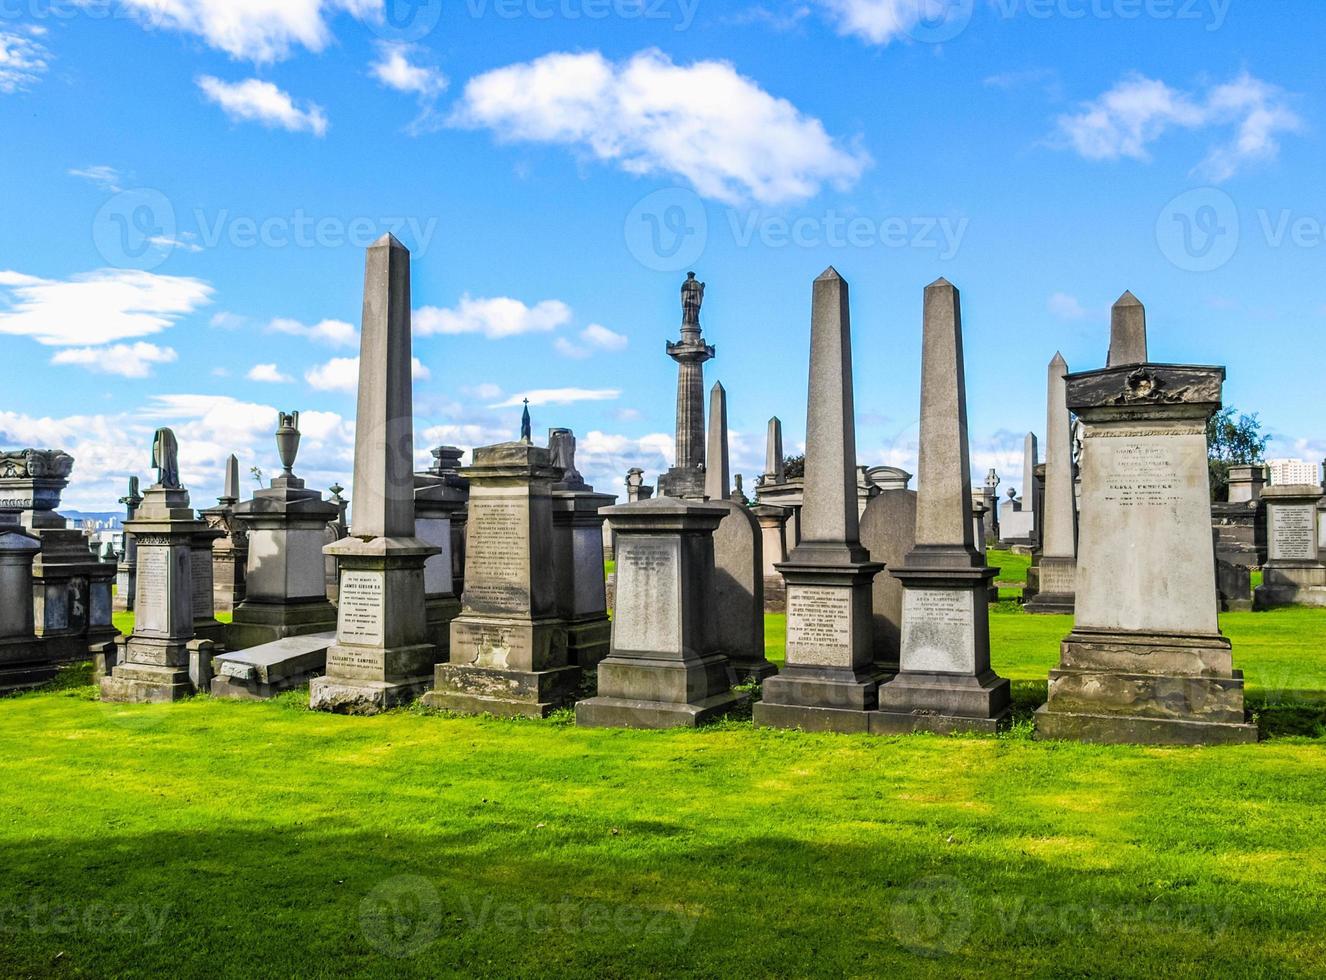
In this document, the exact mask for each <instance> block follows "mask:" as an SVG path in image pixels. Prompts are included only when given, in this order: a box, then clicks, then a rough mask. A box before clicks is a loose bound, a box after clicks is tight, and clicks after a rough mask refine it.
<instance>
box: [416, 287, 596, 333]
mask: <svg viewBox="0 0 1326 980" xmlns="http://www.w3.org/2000/svg"><path fill="white" fill-rule="evenodd" d="M570 320H571V308H570V307H569V306H567V305H566V304H565V303H563V302H561V301H560V300H555V299H546V300H543V301H542V302H541V303H537V304H535V305H534V306H527V305H526V304H524V303H522V302H521V301H520V300H518V299H511V298H510V297H509V296H496V297H492V298H488V299H475V298H472V297H471V296H469V295H468V294H466V295H464V296H462V297H461V299H460V303H459V304H457V305H456V306H455V307H454V308H451V309H443V308H441V307H437V306H425V307H423V308H421V309H418V310H415V311H414V332H415V334H416V335H418V336H421V337H428V336H431V335H433V334H446V335H456V334H481V335H482V336H484V337H487V338H488V339H489V340H500V339H502V338H504V337H519V336H521V335H522V334H527V333H546V332H549V331H552V330H556V329H557V328H558V327H560V326H562V325H564V324H566V323H569V322H570Z"/></svg>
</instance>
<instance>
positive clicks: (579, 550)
mask: <svg viewBox="0 0 1326 980" xmlns="http://www.w3.org/2000/svg"><path fill="white" fill-rule="evenodd" d="M548 451H549V452H550V453H551V455H552V465H553V467H554V468H555V469H560V470H561V471H562V477H561V479H560V480H557V481H556V482H554V483H553V485H552V490H551V500H552V526H553V578H554V580H555V582H556V584H557V615H558V618H560V619H561V620H562V621H563V622H564V623H565V624H566V655H567V661H568V662H569V663H571V664H574V665H575V666H577V667H580V668H581V670H582V672H583V676H585V677H593V676H594V670H595V668H597V667H598V665H599V661H601V660H602V659H603V658H604V657H606V656H607V655H608V650H609V648H610V646H611V642H612V623H611V622H610V621H609V620H608V597H607V582H606V579H605V577H604V554H603V525H604V523H605V521H604V517H603V513H602V511H603V510H605V509H606V508H608V507H611V506H612V505H613V504H615V503H616V502H617V498H616V497H614V496H612V495H611V494H606V493H595V492H594V488H593V487H591V486H590V485H589V484H587V483H586V482H585V479H584V477H583V476H581V475H580V471H579V470H577V469H576V437H575V433H574V432H572V431H571V430H570V429H551V430H549V432H548Z"/></svg>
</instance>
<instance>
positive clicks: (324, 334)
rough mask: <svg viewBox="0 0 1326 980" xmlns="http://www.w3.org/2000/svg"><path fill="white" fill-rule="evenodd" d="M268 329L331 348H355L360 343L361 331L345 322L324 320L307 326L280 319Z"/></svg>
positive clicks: (268, 326) (296, 321) (274, 321)
mask: <svg viewBox="0 0 1326 980" xmlns="http://www.w3.org/2000/svg"><path fill="white" fill-rule="evenodd" d="M267 329H268V330H270V331H271V332H272V333H284V334H290V335H292V336H295V337H304V338H306V339H308V340H312V341H315V342H317V343H320V344H327V345H328V346H329V347H353V346H355V345H356V344H358V343H359V331H357V330H356V329H355V328H354V326H353V325H352V324H349V323H346V322H345V321H344V320H323V321H322V322H321V323H315V324H313V325H311V326H306V325H305V324H302V323H300V322H299V321H298V320H290V319H286V318H284V317H278V318H277V319H275V320H273V321H272V322H271V323H269V324H267Z"/></svg>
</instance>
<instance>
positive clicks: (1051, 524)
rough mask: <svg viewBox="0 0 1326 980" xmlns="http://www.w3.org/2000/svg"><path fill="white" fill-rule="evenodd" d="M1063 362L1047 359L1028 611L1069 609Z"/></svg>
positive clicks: (1072, 515) (1069, 497)
mask: <svg viewBox="0 0 1326 980" xmlns="http://www.w3.org/2000/svg"><path fill="white" fill-rule="evenodd" d="M1067 377H1068V362H1067V361H1065V360H1064V356H1063V355H1062V354H1057V353H1056V354H1055V355H1054V360H1052V361H1050V368H1049V378H1048V384H1047V386H1046V397H1045V403H1046V409H1045V500H1044V501H1043V502H1042V510H1043V514H1044V517H1043V519H1042V521H1041V551H1040V556H1039V560H1038V574H1037V576H1036V581H1037V588H1038V591H1037V593H1036V595H1035V596H1034V597H1033V598H1032V599H1031V600H1030V601H1028V602H1027V604H1026V606H1025V608H1026V611H1027V612H1029V613H1066V614H1069V615H1071V614H1072V612H1073V590H1074V577H1075V575H1076V572H1077V504H1076V495H1075V494H1074V491H1073V434H1072V422H1071V421H1070V417H1069V414H1068V383H1067V380H1066V379H1067Z"/></svg>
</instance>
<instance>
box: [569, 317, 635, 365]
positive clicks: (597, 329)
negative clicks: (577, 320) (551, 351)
mask: <svg viewBox="0 0 1326 980" xmlns="http://www.w3.org/2000/svg"><path fill="white" fill-rule="evenodd" d="M628 343H630V341H629V340H628V338H627V337H625V336H624V335H623V334H619V333H614V332H613V331H611V330H609V329H608V328H607V327H604V326H601V325H599V324H597V323H591V324H590V325H589V326H587V327H586V328H585V329H584V330H582V331H580V340H579V341H578V342H577V341H572V340H568V339H567V338H565V337H558V338H557V339H556V340H555V341H554V342H553V346H554V347H555V348H557V351H558V353H560V354H563V355H565V356H566V357H574V358H586V357H589V356H590V355H592V354H594V353H596V352H597V351H610V352H612V353H617V352H619V351H624V350H626V346H627V344H628Z"/></svg>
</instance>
